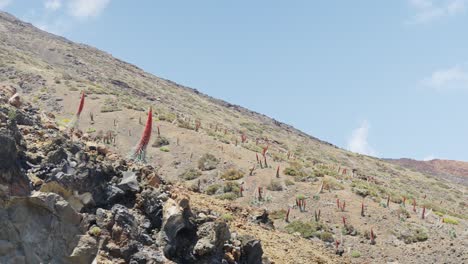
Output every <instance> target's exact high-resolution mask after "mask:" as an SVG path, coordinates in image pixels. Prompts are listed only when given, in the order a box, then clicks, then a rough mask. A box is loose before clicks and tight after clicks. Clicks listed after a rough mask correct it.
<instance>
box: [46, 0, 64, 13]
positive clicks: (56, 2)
mask: <svg viewBox="0 0 468 264" xmlns="http://www.w3.org/2000/svg"><path fill="white" fill-rule="evenodd" d="M44 7H45V9H47V10H51V11H56V10H58V9H60V7H62V1H61V0H46V1H45V2H44Z"/></svg>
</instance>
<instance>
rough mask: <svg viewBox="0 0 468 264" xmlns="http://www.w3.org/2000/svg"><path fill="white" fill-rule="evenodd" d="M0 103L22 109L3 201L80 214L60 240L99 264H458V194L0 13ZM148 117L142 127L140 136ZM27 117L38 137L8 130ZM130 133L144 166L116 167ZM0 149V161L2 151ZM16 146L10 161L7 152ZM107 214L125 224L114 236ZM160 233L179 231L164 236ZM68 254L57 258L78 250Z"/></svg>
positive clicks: (461, 242) (462, 226)
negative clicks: (39, 199)
mask: <svg viewBox="0 0 468 264" xmlns="http://www.w3.org/2000/svg"><path fill="white" fill-rule="evenodd" d="M0 90H2V91H3V95H2V96H3V97H4V102H6V101H7V100H9V101H10V102H9V103H10V105H13V106H16V107H23V109H22V110H21V109H20V110H18V111H15V113H16V114H13V112H12V113H10V110H8V111H7V110H5V111H4V112H5V114H4V115H5V118H4V120H5V121H4V124H5V127H8V124H9V123H11V120H13V119H14V120H16V121H15V122H16V123H18V124H20V125H27V127H25V128H23V129H22V128H21V127H19V132H18V133H16V134H12V136H10V137H12V138H17V137H20V136H22V137H23V138H26V139H27V138H28V137H32V138H33V139H32V140H33V141H31V143H28V144H26V145H24V147H25V150H22V152H21V151H20V153H25V154H21V155H20V156H17V157H14V158H11V155H7V156H5V158H8V157H10V158H9V159H8V162H7V163H5V164H11V165H8V166H12V167H13V169H14V170H15V171H18V172H19V174H18V175H21V176H19V177H15V178H14V179H15V181H13V182H12V181H11V179H12V178H11V177H10V176H9V175H10V173H11V172H10V171H8V173H6V174H5V175H6V176H5V177H4V178H5V180H4V181H5V182H6V183H8V184H10V183H11V184H10V185H11V186H10V185H8V184H6V185H7V186H10V187H8V188H10V189H9V190H14V192H13V193H12V192H11V191H10V193H9V194H8V191H5V192H6V193H7V194H8V195H5V196H6V197H7V198H8V200H11V199H16V197H23V198H21V199H36V198H31V197H33V196H34V195H36V196H37V195H42V196H44V195H52V196H54V197H56V200H57V202H53V203H52V202H51V204H54V203H55V204H57V203H60V204H63V205H64V206H68V205H69V206H70V207H72V208H73V210H74V211H75V213H76V214H77V215H79V216H80V217H83V219H86V216H87V215H89V219H90V220H87V222H86V221H81V223H84V227H83V226H81V224H80V228H81V229H80V230H79V231H76V232H75V234H77V236H82V234H85V232H87V233H88V235H84V236H85V238H86V239H87V240H89V241H91V240H90V239H91V238H92V239H94V242H95V245H96V246H89V247H90V248H92V250H94V251H93V252H98V253H97V255H98V258H101V257H102V258H103V260H102V261H104V260H110V261H114V262H117V261H127V262H128V261H131V260H132V259H133V258H137V257H135V254H137V256H138V255H140V254H143V255H145V254H146V255H145V256H142V257H141V258H144V259H142V260H141V261H140V260H138V261H137V260H135V261H137V262H136V263H152V262H151V261H156V260H153V259H158V260H157V261H174V262H177V263H190V262H193V263H203V262H206V261H208V262H206V263H210V261H212V262H213V263H216V261H221V259H224V260H225V261H227V262H228V263H235V262H234V261H236V260H237V261H238V262H239V261H240V262H241V263H260V261H261V260H260V259H261V258H262V254H260V253H259V252H260V245H261V249H262V251H263V252H264V255H265V256H266V257H267V258H268V260H266V259H264V260H263V261H264V262H266V263H268V261H273V262H275V263H314V262H317V263H346V262H352V263H385V262H389V263H422V262H426V263H438V260H440V259H444V260H445V261H446V262H448V263H463V262H467V261H468V256H467V253H466V250H465V249H466V247H467V244H466V243H467V242H466V241H468V240H467V233H466V229H467V221H466V220H467V217H468V215H467V214H466V212H467V208H466V207H467V205H466V202H465V201H466V200H467V196H466V186H462V185H458V184H454V183H452V182H450V181H445V180H443V179H438V178H434V177H432V176H430V175H428V174H426V173H425V172H421V171H414V170H410V169H407V168H404V167H402V166H399V165H396V164H392V163H390V162H387V161H385V160H380V159H377V158H374V157H369V156H364V155H359V154H356V153H351V152H348V151H345V150H342V149H339V148H337V147H335V146H333V145H331V144H329V143H326V142H323V141H321V140H319V139H316V138H314V137H311V136H309V135H306V134H304V133H302V132H300V131H298V130H296V129H294V128H293V127H291V126H289V125H285V124H283V123H280V122H278V121H276V120H273V119H270V118H268V117H266V116H264V115H261V114H258V113H254V112H252V111H249V110H247V109H244V108H242V107H239V106H236V105H231V104H229V103H226V102H223V101H220V100H217V99H214V98H211V97H209V96H206V95H203V94H201V93H199V92H198V91H196V90H193V89H190V88H186V87H183V86H180V85H178V84H176V83H173V82H171V81H168V80H164V79H161V78H158V77H156V76H153V75H151V74H149V73H146V72H144V71H143V70H141V69H139V68H137V67H135V66H133V65H130V64H128V63H125V62H122V61H120V60H118V59H116V58H113V57H112V56H111V55H110V54H107V53H105V52H102V51H99V50H97V49H95V48H92V47H89V46H86V45H82V44H76V43H73V42H71V41H68V40H66V39H64V38H61V37H57V36H54V35H51V34H49V33H46V32H43V31H41V30H39V29H37V28H35V27H33V26H31V25H30V24H27V23H24V22H22V21H19V20H17V19H16V18H14V17H12V16H11V15H8V14H5V13H0ZM82 92H84V94H85V95H86V97H85V98H84V107H83V111H82V112H81V115H80V118H79V119H77V118H76V112H77V108H78V105H79V104H80V97H81V95H82ZM15 93H16V95H14V94H15ZM26 102H31V104H32V105H34V106H35V107H37V109H38V110H35V109H30V108H28V107H27V103H26ZM21 105H22V106H21ZM25 105H26V106H25ZM13 106H9V107H8V108H11V107H13ZM150 107H152V109H153V113H152V118H153V120H154V126H153V127H152V130H146V129H145V122H146V115H147V109H149V108H150ZM8 108H6V107H5V109H8ZM23 112H24V113H25V114H18V113H23ZM28 113H29V114H31V115H37V114H39V113H42V114H41V115H42V116H41V119H43V120H42V121H41V124H42V127H41V129H38V130H37V131H38V132H36V130H35V129H33V128H34V125H37V126H40V124H39V122H36V123H32V124H31V123H29V125H28V124H21V121H19V120H21V118H22V116H28ZM18 118H19V119H18ZM31 118H32V117H31ZM317 118H319V117H318V116H317ZM314 122H316V123H317V124H319V123H320V120H319V119H317V120H315V121H314ZM72 124H73V128H74V130H73V133H72V132H71V131H70V127H71V125H72ZM31 126H32V127H31ZM10 130H11V131H16V129H15V128H14V127H13V126H12V128H11V129H10ZM46 131H47V133H46ZM143 131H147V133H146V132H145V136H146V137H147V139H149V138H150V139H149V140H150V141H149V144H148V146H147V148H146V149H145V152H144V153H145V154H146V155H145V156H146V163H145V164H141V163H140V162H136V161H132V159H125V158H127V157H131V158H134V157H135V156H134V155H133V157H132V155H129V154H133V153H134V150H135V146H137V144H138V142H142V141H140V136H141V135H142V133H143ZM5 133H6V132H5ZM8 133H10V134H11V133H12V132H8ZM36 133H39V135H36ZM49 133H52V134H51V135H49ZM37 137H39V139H35V138H37ZM57 138H64V139H63V140H62V139H57ZM57 140H58V141H60V142H55V141H57ZM54 142H55V143H54ZM51 144H52V145H51ZM53 144H58V145H53ZM2 145H4V146H11V148H12V149H13V144H12V143H11V140H10V144H9V145H8V144H2ZM75 145H80V146H79V147H75ZM16 146H17V149H20V147H19V146H22V145H21V140H19V141H17V142H16ZM58 146H64V147H63V151H61V150H60V149H61V148H59V147H58ZM78 149H82V151H83V152H84V153H85V154H87V156H85V157H86V158H85V161H86V162H83V160H81V159H80V158H79V157H76V155H77V153H80V151H79V150H78ZM55 152H58V153H57V154H55ZM64 153H65V154H64ZM80 155H81V154H80ZM55 156H59V157H60V158H58V159H54V157H55ZM23 160H24V161H23ZM26 161H27V162H26ZM65 161H66V162H65ZM61 162H63V163H64V164H65V165H63V166H62V165H61V164H62V163H61ZM88 162H89V163H90V164H88ZM2 164H4V163H3V162H2ZM15 164H17V165H15ZM106 164H112V165H111V166H110V167H109V166H108V165H106ZM72 165H73V166H72ZM80 166H82V167H85V168H86V173H85V172H83V171H81V170H79V169H78V168H80ZM88 166H90V167H89V168H88ZM2 175H3V174H2ZM155 184H156V186H155ZM28 186H29V188H28ZM33 190H34V191H33ZM38 191H39V193H37V192H38ZM50 193H55V195H54V194H50ZM56 195H59V196H60V197H62V198H63V199H65V200H66V201H67V203H65V202H63V201H62V200H61V199H62V198H60V197H57V196H56ZM114 196H117V197H118V198H115V200H113V199H114V198H113V197H114ZM24 197H26V198H24ZM91 198H92V199H91ZM109 199H110V200H109ZM45 200H46V201H49V200H47V199H45ZM188 200H190V207H188V205H187V201H188ZM33 203H34V202H33ZM28 204H31V203H29V202H28ZM66 204H67V205H66ZM8 206H10V203H9V202H5V203H4V205H3V206H2V208H3V211H5V212H11V211H12V209H10V207H8ZM161 206H162V209H157V208H161ZM114 207H116V208H114ZM167 208H168V209H167ZM170 208H175V209H170ZM166 209H167V210H166ZM176 209H177V210H176ZM34 210H35V209H34ZM67 210H68V209H67ZM147 210H149V212H147ZM188 210H190V212H188ZM24 211H29V210H24V208H22V209H21V212H24ZM160 211H161V212H162V213H161V214H160V213H158V212H160ZM119 212H124V213H122V214H125V215H126V216H128V217H131V218H132V219H133V220H132V221H133V223H131V224H130V223H128V221H127V220H128V219H126V220H122V221H123V222H122V223H118V222H116V220H115V219H116V218H118V219H120V216H118V213H119ZM172 213H176V214H178V216H175V217H171V214H172ZM54 215H56V214H55V213H54ZM100 217H103V218H105V219H111V220H109V221H110V222H105V221H104V222H103V221H101V220H102V219H101V218H100ZM152 218H155V219H153V220H152ZM9 219H10V220H9V221H10V222H11V223H12V224H14V223H15V221H19V220H18V219H16V218H14V215H9ZM67 219H68V218H67ZM93 219H95V220H93ZM98 219H99V221H98ZM169 220H174V221H181V222H178V223H174V224H169V226H168V223H167V221H169ZM70 221H74V220H70ZM129 221H130V220H129ZM152 221H157V223H153V222H152ZM62 222H63V221H62ZM159 222H161V223H159ZM223 223H224V224H223ZM27 224H30V222H28V223H25V225H27ZM116 224H117V226H116ZM204 225H206V226H208V225H211V226H216V227H217V228H218V227H219V232H215V233H212V232H211V233H210V232H208V231H207V230H206V229H204V228H206V227H205V226H204ZM130 226H131V227H132V228H130ZM94 227H96V228H99V229H96V228H94ZM133 227H134V228H133ZM226 228H229V232H228V231H227V230H226ZM91 229H93V230H94V231H96V230H100V232H98V233H96V232H97V231H96V232H92V231H91ZM114 229H116V230H114ZM121 229H122V230H121ZM77 230H78V229H77ZM125 230H129V232H130V233H125V232H124V231H125ZM168 230H171V231H169V234H168V233H167V232H168ZM175 230H177V232H176V231H175ZM203 230H205V231H206V232H205V231H203ZM29 232H32V231H29ZM89 232H91V233H89ZM46 233H47V232H46ZM124 233H125V235H123V234H124ZM208 233H209V234H208ZM228 233H229V234H230V235H229V236H228V235H227V234H228ZM0 234H3V233H0ZM93 234H94V235H93ZM140 234H141V236H143V237H144V238H141V236H140ZM10 235H11V236H10ZM41 235H42V236H41V237H40V238H41V239H42V238H44V237H43V236H44V234H42V233H41ZM146 235H147V236H146ZM205 235H206V236H211V238H210V239H208V240H210V244H209V245H207V244H203V245H201V244H200V243H204V242H199V241H204V240H205V239H204V237H206V236H205ZM247 235H253V236H254V237H253V238H248V239H247V238H244V236H247ZM73 237H76V236H73ZM148 237H149V238H150V239H151V240H145V239H147V238H148ZM161 237H162V239H161ZM149 238H148V239H149ZM0 239H3V240H5V241H7V242H8V241H10V242H9V243H10V244H13V245H22V246H21V247H18V248H19V249H18V250H17V251H15V252H18V253H11V254H10V255H8V257H9V258H14V257H24V256H25V254H27V253H24V248H25V247H27V246H29V248H32V247H34V245H35V243H30V244H27V243H26V242H27V241H25V239H23V238H22V237H21V236H18V235H16V234H5V235H3V236H2V237H0ZM75 239H76V238H75ZM67 241H68V240H67ZM25 243H26V244H25ZM70 243H71V244H69V245H70V246H69V247H68V248H67V249H66V250H64V251H63V252H66V253H63V254H62V255H61V256H64V257H65V256H70V254H71V253H72V252H74V251H75V249H76V248H77V247H76V245H81V244H80V243H85V242H79V240H74V241H72V242H70ZM86 243H91V242H86ZM23 244H24V245H23ZM130 244H131V245H130ZM221 244H223V245H221ZM5 245H9V244H5ZM129 248H130V249H129ZM20 249H23V251H21V250H20ZM67 250H68V251H67ZM82 250H84V249H79V250H78V251H79V252H81V251H82ZM243 250H244V251H243ZM2 252H11V251H9V250H6V251H1V250H0V256H3V255H5V254H3V255H2ZM41 252H42V253H40V254H39V253H37V254H35V255H34V256H36V255H37V256H41V257H40V260H43V261H45V262H47V261H49V260H50V259H51V256H50V253H49V252H50V251H47V250H46V249H44V251H41ZM239 252H240V253H239ZM242 252H244V253H242ZM247 252H250V253H247ZM251 253H252V255H251ZM67 254H68V255H67ZM84 255H86V254H84ZM151 257H154V258H152V259H150V258H151ZM138 258H139V257H138ZM242 258H247V259H248V260H241V259H242ZM148 259H150V260H148ZM35 262H36V261H34V260H33V261H31V263H35ZM83 262H86V260H83ZM156 263H157V262H156Z"/></svg>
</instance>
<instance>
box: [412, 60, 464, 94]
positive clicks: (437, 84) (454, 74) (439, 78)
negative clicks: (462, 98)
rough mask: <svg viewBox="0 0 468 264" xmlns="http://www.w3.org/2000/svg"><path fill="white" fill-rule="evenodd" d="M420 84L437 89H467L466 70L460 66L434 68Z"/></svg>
mask: <svg viewBox="0 0 468 264" xmlns="http://www.w3.org/2000/svg"><path fill="white" fill-rule="evenodd" d="M421 84H422V85H423V86H425V87H428V88H431V89H435V90H438V91H442V90H461V89H468V70H466V69H464V68H463V67H461V66H454V67H451V68H447V69H440V70H436V71H434V72H433V73H432V74H431V76H430V77H428V78H425V79H424V80H422V81H421Z"/></svg>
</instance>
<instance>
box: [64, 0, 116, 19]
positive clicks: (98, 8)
mask: <svg viewBox="0 0 468 264" xmlns="http://www.w3.org/2000/svg"><path fill="white" fill-rule="evenodd" d="M109 3H110V0H70V3H69V6H68V10H69V13H70V14H71V15H72V16H74V17H76V18H81V19H84V18H89V17H97V16H99V15H100V14H101V12H102V11H103V10H104V9H105V8H106V7H107V5H109Z"/></svg>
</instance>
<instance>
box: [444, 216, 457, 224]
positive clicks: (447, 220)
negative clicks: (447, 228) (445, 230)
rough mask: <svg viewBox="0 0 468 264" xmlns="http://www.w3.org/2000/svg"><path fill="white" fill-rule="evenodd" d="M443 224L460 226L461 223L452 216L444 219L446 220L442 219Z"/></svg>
mask: <svg viewBox="0 0 468 264" xmlns="http://www.w3.org/2000/svg"><path fill="white" fill-rule="evenodd" d="M442 222H444V223H447V224H451V225H458V224H459V222H458V220H457V219H455V218H452V217H450V216H446V217H444V218H443V219H442Z"/></svg>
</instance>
